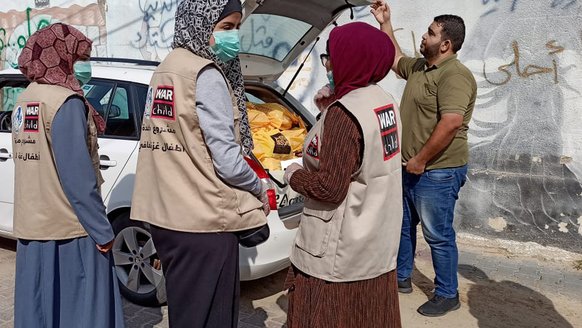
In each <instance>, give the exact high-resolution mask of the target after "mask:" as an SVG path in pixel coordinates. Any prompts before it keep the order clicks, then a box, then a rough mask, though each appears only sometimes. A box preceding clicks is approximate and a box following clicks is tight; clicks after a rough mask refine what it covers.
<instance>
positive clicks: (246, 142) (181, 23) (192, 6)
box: [172, 0, 253, 155]
mask: <svg viewBox="0 0 582 328" xmlns="http://www.w3.org/2000/svg"><path fill="white" fill-rule="evenodd" d="M228 1H229V0H183V1H182V2H181V3H180V5H179V6H178V9H177V10H176V25H175V27H174V42H173V43H172V48H184V49H187V50H190V51H192V52H193V53H194V54H196V55H198V56H200V57H202V58H206V59H209V60H212V61H214V62H215V63H216V64H217V65H218V66H220V68H221V69H222V70H223V71H224V74H225V75H226V78H227V79H228V81H229V82H230V86H231V88H232V90H233V91H234V95H235V97H236V100H237V105H238V109H239V111H240V137H241V143H242V148H243V151H244V153H245V154H247V155H248V154H249V153H250V152H251V150H252V149H253V139H252V136H251V129H250V127H249V119H248V115H247V106H246V102H245V87H244V80H243V75H242V72H241V67H240V60H239V58H238V57H237V58H235V59H233V60H231V61H229V62H228V63H224V62H222V61H221V60H220V59H219V58H218V57H217V56H216V55H215V54H214V53H213V52H212V50H210V44H209V40H210V36H211V35H212V31H213V29H214V26H215V25H216V23H218V18H219V17H220V14H221V13H222V11H223V9H224V7H225V6H226V4H227V3H228ZM231 1H232V0H231Z"/></svg>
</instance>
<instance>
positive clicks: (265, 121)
mask: <svg viewBox="0 0 582 328" xmlns="http://www.w3.org/2000/svg"><path fill="white" fill-rule="evenodd" d="M248 115H249V124H250V126H251V130H252V131H253V132H254V130H256V129H260V128H266V127H268V126H269V125H270V119H269V116H267V114H266V113H265V112H262V111H260V110H256V109H249V110H248Z"/></svg>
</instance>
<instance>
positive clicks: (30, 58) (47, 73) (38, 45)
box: [18, 23, 105, 134]
mask: <svg viewBox="0 0 582 328" xmlns="http://www.w3.org/2000/svg"><path fill="white" fill-rule="evenodd" d="M92 43H93V42H92V41H91V40H90V39H89V38H87V37H86V36H85V35H84V34H83V33H81V32H80V31H79V30H77V29H76V28H74V27H72V26H70V25H67V24H63V23H56V24H52V25H50V26H48V27H45V28H43V29H40V30H38V31H36V32H35V33H34V34H33V35H31V36H30V38H29V39H28V41H27V42H26V45H25V47H24V49H22V53H21V54H20V57H18V66H19V68H20V71H21V72H22V74H24V76H26V78H28V79H29V80H30V81H31V82H36V83H38V84H52V85H58V86H61V87H63V88H67V89H70V90H73V91H75V92H76V93H78V94H79V95H80V96H81V97H83V100H84V101H85V104H86V105H87V107H88V108H89V110H90V111H91V113H92V115H93V120H94V121H95V125H96V126H97V131H98V132H99V133H100V134H101V133H103V131H104V130H105V122H104V121H103V118H102V117H101V116H100V115H99V113H97V111H96V110H95V109H94V108H93V106H91V104H89V102H88V101H87V99H85V96H84V94H83V90H81V84H80V83H79V81H78V80H77V79H76V78H75V74H74V72H73V65H74V64H75V62H76V61H77V60H87V59H89V57H90V56H91V45H92Z"/></svg>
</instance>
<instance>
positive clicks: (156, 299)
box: [111, 212, 166, 306]
mask: <svg viewBox="0 0 582 328" xmlns="http://www.w3.org/2000/svg"><path fill="white" fill-rule="evenodd" d="M111 226H112V227H113V231H114V232H115V241H114V242H113V247H112V249H111V250H112V252H113V260H114V263H115V272H116V273H117V279H118V280H119V288H120V290H121V294H122V295H123V296H124V297H125V298H127V299H128V300H129V301H131V302H133V303H136V304H140V305H145V306H159V305H162V304H164V303H165V302H166V282H165V280H164V274H163V273H162V267H161V263H160V260H159V258H158V256H157V252H156V248H155V246H154V242H153V240H152V236H151V234H150V232H149V230H148V229H147V227H146V226H145V225H144V224H143V223H142V222H139V221H133V220H130V219H129V212H125V213H122V214H121V215H119V216H117V218H115V219H114V220H113V222H112V223H111Z"/></svg>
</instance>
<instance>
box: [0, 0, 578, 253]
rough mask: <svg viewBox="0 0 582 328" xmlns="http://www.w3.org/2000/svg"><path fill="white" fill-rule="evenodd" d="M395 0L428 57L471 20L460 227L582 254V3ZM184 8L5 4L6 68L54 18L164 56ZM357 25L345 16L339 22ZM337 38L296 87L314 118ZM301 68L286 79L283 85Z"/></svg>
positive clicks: (7, 0) (50, 0)
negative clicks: (444, 36) (466, 169)
mask: <svg viewBox="0 0 582 328" xmlns="http://www.w3.org/2000/svg"><path fill="white" fill-rule="evenodd" d="M267 1H275V0H267ZM277 1H280V0H277ZM391 2H392V10H393V17H394V18H393V21H394V24H395V27H396V28H397V29H398V31H397V32H396V34H397V38H398V40H399V42H400V44H401V46H402V48H403V50H404V51H405V52H406V53H407V54H408V55H418V45H419V42H420V39H421V36H422V34H423V33H424V32H425V30H426V28H427V26H428V25H429V24H430V23H431V21H432V18H433V17H434V16H435V15H439V14H443V13H454V14H457V15H460V16H462V17H463V18H464V19H465V21H466V24H467V38H466V42H465V45H464V47H463V49H462V50H461V52H460V53H459V57H460V59H461V60H462V61H463V62H464V63H465V64H466V65H467V66H468V67H469V68H470V69H471V70H472V71H473V72H474V74H475V77H476V79H477V81H478V85H479V98H478V105H477V107H476V109H475V112H474V116H473V122H472V125H471V130H470V136H469V142H470V147H471V169H470V174H469V180H468V182H467V184H466V186H465V187H464V189H463V190H462V197H461V200H460V203H459V206H458V208H457V225H458V227H459V229H460V230H462V231H469V232H472V233H476V234H481V235H485V236H489V237H491V236H495V237H500V238H506V239H513V240H524V241H535V242H539V243H541V244H550V245H555V246H560V247H563V248H566V249H570V250H575V251H578V252H582V227H581V226H582V186H581V182H582V127H581V125H580V118H581V117H582V94H581V92H582V69H581V67H582V25H581V24H580V23H581V22H582V2H581V1H578V0H437V1H434V0H432V1H429V0H418V1H414V2H410V1H396V0H395V1H391ZM178 3H179V0H130V1H118V0H115V1H114V0H93V1H91V0H77V1H64V0H60V1H57V0H21V1H12V0H0V8H2V9H0V10H1V11H2V12H0V60H1V61H3V66H5V67H7V66H13V65H14V64H15V63H16V58H17V55H18V54H19V50H20V48H22V45H23V44H24V42H25V41H26V39H27V37H28V35H30V33H33V32H34V31H35V30H37V29H38V28H40V27H42V26H44V25H46V24H49V23H51V22H54V21H63V22H67V23H70V24H73V25H75V26H77V27H79V28H80V29H81V30H82V31H83V32H86V33H87V34H88V35H89V36H90V37H91V38H92V39H94V40H95V47H94V55H95V56H114V57H134V58H143V59H156V60H159V59H162V58H163V57H164V56H165V55H166V54H167V53H168V49H169V46H170V43H171V40H172V35H173V24H174V19H173V15H174V12H175V10H176V7H177V4H178ZM354 16H355V19H357V20H360V21H366V22H370V23H372V24H375V23H374V21H373V18H372V17H370V15H369V9H368V8H359V9H356V10H354ZM349 20H350V19H349V13H346V14H344V15H343V16H342V18H341V19H340V20H339V21H338V23H340V24H343V23H345V22H348V21H349ZM255 28H256V29H257V30H259V29H261V28H263V27H261V26H255ZM261 31H262V32H263V35H264V37H265V38H268V37H275V38H276V36H275V35H272V36H271V35H270V34H269V33H270V32H269V31H266V30H265V29H264V28H263V30H261ZM328 32H329V31H328V30H327V31H324V33H323V34H322V40H321V41H320V42H319V44H318V45H317V46H316V48H315V51H314V52H313V53H312V55H311V56H310V57H309V58H307V61H306V64H305V67H304V68H303V70H302V72H301V73H300V74H299V76H298V78H297V80H296V81H295V83H294V84H293V85H292V87H291V89H290V92H291V94H293V95H294V96H295V97H296V98H298V99H300V100H301V101H302V102H303V103H304V104H305V106H306V107H307V108H310V109H312V110H315V107H314V106H313V104H312V102H311V98H312V97H313V94H314V93H315V92H316V90H317V89H318V88H319V87H320V86H321V85H323V84H324V83H326V78H325V72H324V70H323V68H322V67H321V65H320V64H319V59H318V56H319V54H320V53H321V52H322V51H324V48H325V40H326V37H327V34H328ZM273 34H274V32H273ZM259 41H260V40H257V42H259ZM302 57H303V56H302ZM300 59H304V57H303V58H300ZM297 66H298V64H296V65H294V66H292V67H291V68H290V69H289V70H288V72H286V73H285V74H284V75H283V76H282V77H281V79H280V80H279V83H280V84H281V85H282V86H286V85H287V83H288V81H289V80H290V78H291V76H292V75H293V74H294V73H295V70H296V68H297ZM382 86H383V87H384V88H385V89H386V90H388V91H390V92H391V93H393V94H394V95H395V96H396V98H398V99H399V98H400V96H401V94H402V90H403V88H404V82H403V81H401V80H398V79H396V78H395V76H394V75H393V74H392V73H391V74H390V76H389V77H388V78H386V79H385V80H384V81H383V82H382Z"/></svg>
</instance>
